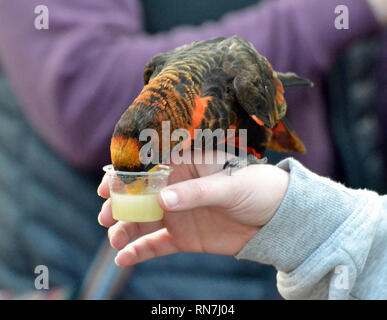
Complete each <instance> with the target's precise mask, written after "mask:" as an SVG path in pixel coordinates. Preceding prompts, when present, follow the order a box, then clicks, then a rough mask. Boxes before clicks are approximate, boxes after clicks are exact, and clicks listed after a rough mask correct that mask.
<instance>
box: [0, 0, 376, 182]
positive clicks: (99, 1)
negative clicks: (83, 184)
mask: <svg viewBox="0 0 387 320" xmlns="http://www.w3.org/2000/svg"><path fill="white" fill-rule="evenodd" d="M40 4H45V5H47V7H48V8H49V14H50V25H49V30H36V29H35V28H34V19H35V17H36V14H35V13H34V8H35V7H36V6H37V5H40ZM339 4H345V5H347V6H348V7H349V12H350V28H349V30H336V29H335V27H334V19H335V17H336V15H335V13H334V8H335V7H336V6H337V5H339ZM141 17H142V14H141V7H140V4H139V2H138V1H136V0H84V1H76V0H66V1H63V0H50V1H48V0H17V1H10V0H0V58H1V61H2V64H3V67H4V69H5V70H6V71H7V72H8V74H9V77H10V79H11V82H12V84H13V86H14V89H15V91H16V93H17V95H18V97H19V99H20V100H21V102H22V104H23V107H24V111H25V113H26V114H27V116H28V118H29V120H30V121H31V123H32V124H33V125H34V127H35V128H36V130H37V131H38V132H39V133H40V134H41V136H42V137H44V139H45V140H46V141H47V142H48V143H49V144H50V145H51V146H52V147H53V148H54V149H55V150H56V151H57V152H58V153H59V154H60V155H62V156H63V157H64V158H65V159H67V160H68V161H69V162H70V163H72V164H73V165H75V166H78V167H83V168H86V169H98V168H101V166H102V165H104V164H106V163H109V162H110V154H109V141H110V138H111V134H112V131H113V127H114V125H115V123H116V121H117V120H118V119H119V117H120V115H121V114H122V112H123V111H124V110H125V109H126V108H127V106H128V105H129V104H130V103H131V102H132V101H133V99H134V98H135V97H136V95H137V94H138V93H139V91H140V90H141V88H142V86H143V80H142V74H143V68H144V65H145V64H146V62H147V61H148V60H149V59H150V58H151V57H152V56H154V55H155V54H157V53H159V52H162V51H166V50H170V49H173V48H175V47H176V46H179V45H181V44H184V43H189V42H192V41H194V40H201V39H208V38H212V37H215V36H232V35H238V36H240V37H243V38H245V39H246V40H248V41H250V42H252V43H253V45H254V46H255V47H256V49H257V50H258V51H259V52H260V53H261V54H263V55H265V56H266V57H268V59H269V60H270V61H271V62H272V64H273V66H274V68H275V69H277V70H279V71H293V72H296V73H298V74H299V75H301V76H303V77H307V78H310V79H312V80H313V81H314V82H315V88H314V89H307V90H306V89H293V90H289V92H287V93H286V99H287V101H288V106H289V111H288V115H289V120H290V123H291V124H292V126H293V128H294V129H295V130H296V131H297V132H298V133H299V136H300V137H301V139H302V140H303V141H304V142H305V144H306V147H307V149H308V153H307V154H306V155H304V156H299V157H298V159H300V160H301V161H302V162H303V163H304V164H306V166H308V167H309V168H310V169H311V170H313V171H315V172H317V173H319V174H323V175H331V174H332V169H333V161H334V160H333V159H334V158H333V151H332V145H331V141H330V139H329V135H328V130H327V119H326V114H325V110H324V104H323V99H322V92H321V86H320V83H321V79H322V78H323V76H324V73H325V72H326V71H327V70H328V69H329V67H330V65H331V62H332V60H333V58H334V57H335V53H336V52H337V51H338V50H340V49H341V48H342V47H343V46H345V45H346V44H347V43H349V42H350V41H352V40H354V39H358V38H361V37H364V36H367V35H369V34H370V33H372V32H374V31H375V30H376V29H377V28H378V25H377V23H376V21H375V19H374V17H373V15H372V13H371V11H370V10H369V8H368V6H367V4H366V2H365V1H364V0H325V1H321V0H283V1H272V2H268V3H265V4H263V5H256V6H252V7H249V8H247V9H245V10H242V11H240V12H235V13H232V14H229V15H226V16H224V17H223V19H221V20H220V21H219V22H209V23H206V24H204V25H202V26H200V27H179V28H176V29H174V30H173V31H171V32H168V33H160V34H157V35H152V36H150V35H147V34H146V33H144V31H143V21H142V18H141ZM21 147H22V146H21Z"/></svg>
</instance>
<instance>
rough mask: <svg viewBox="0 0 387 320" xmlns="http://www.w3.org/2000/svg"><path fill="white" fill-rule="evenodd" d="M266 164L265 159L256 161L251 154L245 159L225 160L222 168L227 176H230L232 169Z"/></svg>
mask: <svg viewBox="0 0 387 320" xmlns="http://www.w3.org/2000/svg"><path fill="white" fill-rule="evenodd" d="M265 163H267V158H266V157H264V158H262V159H258V158H257V157H256V156H255V155H253V154H248V155H247V158H241V157H236V158H232V159H230V160H227V161H226V163H225V164H224V166H223V170H225V169H227V175H229V176H231V172H232V169H234V168H244V167H247V166H249V165H251V164H265Z"/></svg>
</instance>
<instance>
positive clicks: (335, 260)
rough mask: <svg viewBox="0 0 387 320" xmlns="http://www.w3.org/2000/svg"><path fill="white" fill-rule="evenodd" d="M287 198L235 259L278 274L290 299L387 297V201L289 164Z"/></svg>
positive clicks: (286, 165)
mask: <svg viewBox="0 0 387 320" xmlns="http://www.w3.org/2000/svg"><path fill="white" fill-rule="evenodd" d="M278 167H280V168H282V169H284V170H286V171H288V172H289V173H290V183H289V187H288V190H287V193H286V195H285V198H284V200H283V202H282V204H281V206H280V208H279V209H278V211H277V213H276V214H275V215H274V217H273V218H272V219H271V220H270V221H269V223H267V224H266V225H265V226H264V227H263V228H262V229H261V230H260V231H258V232H257V233H256V235H255V236H254V237H253V238H252V239H251V240H250V241H249V242H248V243H247V244H246V246H245V247H244V248H243V249H242V250H241V251H240V252H239V253H238V254H237V255H236V258H237V259H247V260H252V261H256V262H259V263H263V264H271V265H273V266H274V267H275V268H276V269H277V270H278V274H277V287H278V290H279V292H280V293H281V295H282V296H283V297H284V298H286V299H386V298H387V196H379V195H378V194H376V193H375V192H372V191H368V190H353V189H349V188H346V187H345V186H343V185H342V184H339V183H336V182H333V181H332V180H329V179H328V178H324V177H320V176H318V175H316V174H314V173H313V172H311V171H309V170H308V169H306V168H305V167H303V166H302V165H301V164H300V163H299V162H298V161H296V160H294V159H292V158H288V159H286V160H284V161H282V162H280V163H279V164H278Z"/></svg>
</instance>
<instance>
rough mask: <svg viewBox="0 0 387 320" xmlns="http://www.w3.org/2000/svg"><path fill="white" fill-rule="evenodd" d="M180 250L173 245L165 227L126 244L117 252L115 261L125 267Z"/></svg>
mask: <svg viewBox="0 0 387 320" xmlns="http://www.w3.org/2000/svg"><path fill="white" fill-rule="evenodd" d="M179 251H180V250H179V249H178V248H177V247H176V246H175V245H174V243H173V239H172V237H171V235H170V234H169V233H168V231H167V229H165V228H164V229H161V230H158V231H156V232H153V233H151V234H148V235H146V236H143V237H141V238H139V239H137V240H135V241H134V242H132V243H130V244H128V245H127V246H126V247H125V248H124V249H122V250H121V251H120V252H118V254H117V256H116V258H115V262H116V264H117V265H119V266H121V267H127V266H130V265H133V264H136V263H140V262H143V261H146V260H149V259H152V258H156V257H161V256H166V255H169V254H173V253H177V252H179Z"/></svg>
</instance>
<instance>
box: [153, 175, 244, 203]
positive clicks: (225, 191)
mask: <svg viewBox="0 0 387 320" xmlns="http://www.w3.org/2000/svg"><path fill="white" fill-rule="evenodd" d="M235 180H236V179H235V178H234V177H233V176H228V175H226V174H225V172H223V171H222V172H219V173H216V174H213V175H210V176H205V177H200V178H197V179H191V180H186V181H183V182H179V183H176V184H174V185H170V186H168V187H166V188H164V189H163V190H161V192H160V195H159V203H160V205H161V207H162V208H163V209H164V210H168V211H182V210H189V209H194V208H199V207H224V208H229V207H230V206H232V205H233V203H234V202H235V200H236V199H237V196H236V195H237V194H238V193H240V192H238V190H237V189H238V188H237V186H236V183H237V181H235ZM239 191H240V190H239Z"/></svg>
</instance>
